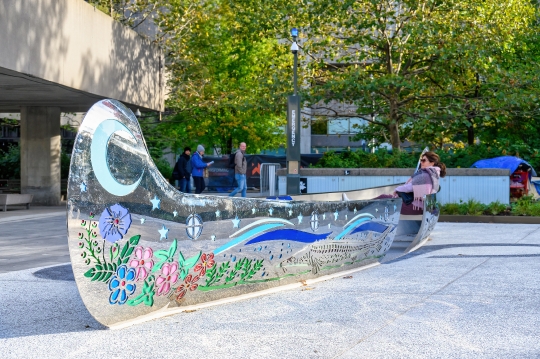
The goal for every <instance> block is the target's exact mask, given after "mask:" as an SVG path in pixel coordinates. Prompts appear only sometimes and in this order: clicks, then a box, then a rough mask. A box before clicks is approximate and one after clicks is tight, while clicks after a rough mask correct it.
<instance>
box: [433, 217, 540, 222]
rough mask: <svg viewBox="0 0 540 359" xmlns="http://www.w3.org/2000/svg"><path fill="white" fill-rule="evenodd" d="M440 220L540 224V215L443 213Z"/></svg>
mask: <svg viewBox="0 0 540 359" xmlns="http://www.w3.org/2000/svg"><path fill="white" fill-rule="evenodd" d="M439 222H453V223H508V224H540V217H529V216H460V215H441V216H440V217H439Z"/></svg>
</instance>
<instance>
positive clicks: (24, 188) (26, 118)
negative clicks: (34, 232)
mask: <svg viewBox="0 0 540 359" xmlns="http://www.w3.org/2000/svg"><path fill="white" fill-rule="evenodd" d="M20 146H21V193H29V194H33V195H34V200H33V201H32V203H33V204H41V205H47V206H55V205H59V204H60V150H61V146H60V108H59V107H22V108H21V142H20Z"/></svg>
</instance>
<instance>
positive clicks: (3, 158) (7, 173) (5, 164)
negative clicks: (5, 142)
mask: <svg viewBox="0 0 540 359" xmlns="http://www.w3.org/2000/svg"><path fill="white" fill-rule="evenodd" d="M20 177H21V151H20V149H19V146H17V145H12V146H9V147H8V150H7V152H4V151H2V150H0V178H2V179H19V178H20Z"/></svg>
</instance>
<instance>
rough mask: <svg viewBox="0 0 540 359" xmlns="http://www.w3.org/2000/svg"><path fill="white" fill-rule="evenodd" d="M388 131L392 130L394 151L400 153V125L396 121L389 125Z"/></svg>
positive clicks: (391, 138)
mask: <svg viewBox="0 0 540 359" xmlns="http://www.w3.org/2000/svg"><path fill="white" fill-rule="evenodd" d="M388 131H389V132H390V142H391V144H392V152H393V153H398V152H400V151H401V148H400V145H401V140H400V139H399V126H398V125H397V123H396V122H392V123H391V124H390V125H388Z"/></svg>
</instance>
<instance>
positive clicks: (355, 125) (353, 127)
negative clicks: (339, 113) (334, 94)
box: [349, 117, 367, 133]
mask: <svg viewBox="0 0 540 359" xmlns="http://www.w3.org/2000/svg"><path fill="white" fill-rule="evenodd" d="M365 125H367V121H366V120H364V119H363V118H360V117H351V118H350V119H349V128H350V130H349V131H350V132H349V133H359V132H360V126H365Z"/></svg>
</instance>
